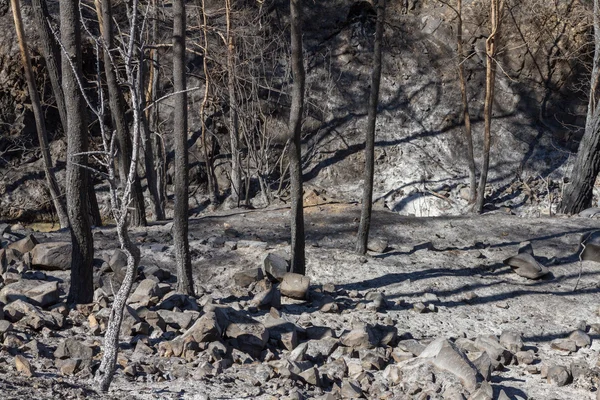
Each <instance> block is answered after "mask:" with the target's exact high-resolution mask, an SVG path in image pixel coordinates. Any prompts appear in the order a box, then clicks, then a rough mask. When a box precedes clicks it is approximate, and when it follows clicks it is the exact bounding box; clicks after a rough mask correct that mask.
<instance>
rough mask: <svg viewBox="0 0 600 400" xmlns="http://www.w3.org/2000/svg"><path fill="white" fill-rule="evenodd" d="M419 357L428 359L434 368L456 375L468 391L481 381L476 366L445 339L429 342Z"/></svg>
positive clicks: (472, 389)
mask: <svg viewBox="0 0 600 400" xmlns="http://www.w3.org/2000/svg"><path fill="white" fill-rule="evenodd" d="M419 358H425V359H428V360H429V361H430V362H431V363H432V364H433V365H434V366H435V367H436V368H439V369H441V370H444V371H448V372H451V373H452V374H454V375H456V377H457V378H458V379H460V381H461V383H462V384H463V385H464V386H465V387H466V388H467V390H469V391H470V392H472V391H474V390H475V389H476V387H477V384H478V383H479V382H480V381H481V378H480V375H479V373H478V371H477V368H475V366H473V364H471V362H470V361H469V360H468V358H467V357H466V356H465V355H464V354H463V353H461V352H460V351H459V350H458V349H457V348H456V346H454V345H453V344H452V343H450V342H449V341H448V340H447V339H444V338H439V339H436V340H434V341H433V342H431V343H430V344H429V345H428V346H427V347H426V348H425V350H423V352H422V353H421V354H420V355H419Z"/></svg>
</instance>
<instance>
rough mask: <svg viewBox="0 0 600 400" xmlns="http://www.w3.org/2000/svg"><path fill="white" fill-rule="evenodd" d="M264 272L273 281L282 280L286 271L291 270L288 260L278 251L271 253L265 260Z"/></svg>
mask: <svg viewBox="0 0 600 400" xmlns="http://www.w3.org/2000/svg"><path fill="white" fill-rule="evenodd" d="M263 268H264V273H265V275H267V277H269V279H271V280H272V281H273V282H281V281H282V280H283V277H284V275H285V274H286V273H288V272H289V271H290V264H289V262H288V260H286V259H285V258H283V257H282V256H280V255H279V254H277V253H269V254H267V255H266V256H265V258H264V260H263Z"/></svg>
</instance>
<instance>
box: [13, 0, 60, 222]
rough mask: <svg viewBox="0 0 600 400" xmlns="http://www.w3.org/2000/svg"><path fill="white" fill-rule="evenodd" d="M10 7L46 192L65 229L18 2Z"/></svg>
mask: <svg viewBox="0 0 600 400" xmlns="http://www.w3.org/2000/svg"><path fill="white" fill-rule="evenodd" d="M11 7H12V11H13V17H14V20H15V29H16V31H17V38H18V40H19V49H20V50H21V61H22V62H23V68H24V69H25V79H26V80H27V87H28V89H29V97H30V98H31V105H32V107H33V115H34V117H35V125H36V128H37V134H38V141H39V142H40V149H41V151H42V158H43V160H44V173H45V175H46V182H47V184H48V190H49V192H50V197H51V198H52V203H53V204H54V209H55V210H56V214H57V215H58V221H59V224H60V227H61V228H67V227H68V226H69V216H68V215H67V210H66V209H65V204H64V202H63V199H62V196H61V193H60V189H59V187H58V183H56V177H55V176H54V168H53V166H52V157H51V155H50V148H49V146H48V133H47V132H46V122H45V121H44V113H43V111H42V104H41V103H40V96H39V94H38V91H37V87H36V84H35V78H34V76H33V70H32V68H31V59H30V58H29V52H28V50H27V40H26V39H25V30H24V29H23V18H22V17H21V4H20V2H19V0H11Z"/></svg>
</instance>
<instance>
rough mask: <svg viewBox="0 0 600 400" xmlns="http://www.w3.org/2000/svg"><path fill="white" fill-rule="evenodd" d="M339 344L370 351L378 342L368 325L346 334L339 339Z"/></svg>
mask: <svg viewBox="0 0 600 400" xmlns="http://www.w3.org/2000/svg"><path fill="white" fill-rule="evenodd" d="M341 343H342V344H343V345H344V346H346V347H352V348H356V349H358V348H362V349H372V348H374V347H376V346H377V344H378V343H379V340H378V339H377V336H376V335H375V332H374V330H373V328H372V327H371V326H370V325H366V324H365V325H364V326H362V327H359V328H355V329H353V330H351V331H350V332H347V333H346V334H344V335H343V336H342V337H341Z"/></svg>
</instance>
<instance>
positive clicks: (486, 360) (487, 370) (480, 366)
mask: <svg viewBox="0 0 600 400" xmlns="http://www.w3.org/2000/svg"><path fill="white" fill-rule="evenodd" d="M473 365H474V366H475V367H476V368H477V370H478V371H479V373H480V374H481V376H482V377H483V379H485V380H486V381H489V380H490V378H491V376H492V371H493V370H494V363H493V362H492V359H491V358H490V356H489V354H488V353H487V352H485V351H484V352H483V353H481V355H480V356H479V357H477V358H476V359H474V360H473Z"/></svg>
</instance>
